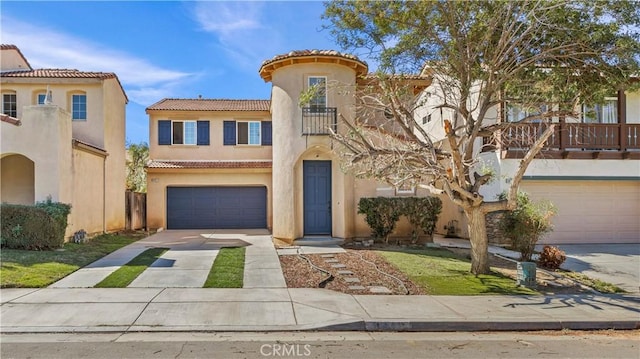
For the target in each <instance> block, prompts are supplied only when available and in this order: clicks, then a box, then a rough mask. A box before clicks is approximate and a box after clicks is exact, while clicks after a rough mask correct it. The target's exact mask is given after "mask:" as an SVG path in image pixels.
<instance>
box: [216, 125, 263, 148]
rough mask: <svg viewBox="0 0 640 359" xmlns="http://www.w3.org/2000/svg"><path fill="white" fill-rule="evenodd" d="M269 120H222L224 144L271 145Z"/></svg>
mask: <svg viewBox="0 0 640 359" xmlns="http://www.w3.org/2000/svg"><path fill="white" fill-rule="evenodd" d="M271 133H272V131H271V121H224V122H223V139H222V143H223V144H224V145H225V146H235V145H252V146H260V145H262V146H271Z"/></svg>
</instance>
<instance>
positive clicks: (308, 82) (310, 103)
mask: <svg viewBox="0 0 640 359" xmlns="http://www.w3.org/2000/svg"><path fill="white" fill-rule="evenodd" d="M311 79H323V80H324V106H323V107H322V109H325V108H327V107H328V102H329V98H328V96H327V76H316V75H309V76H307V88H309V89H310V88H311V87H312V86H314V85H312V84H311ZM316 95H318V93H316ZM315 98H316V96H313V97H312V98H311V101H310V102H309V108H310V109H314V108H316V109H320V108H321V107H320V106H317V105H314V104H313V103H312V102H313V100H314V99H315ZM311 112H312V113H314V112H313V110H312V111H311Z"/></svg>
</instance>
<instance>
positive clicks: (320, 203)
mask: <svg viewBox="0 0 640 359" xmlns="http://www.w3.org/2000/svg"><path fill="white" fill-rule="evenodd" d="M302 172H303V183H304V184H303V187H304V234H305V235H323V234H328V235H331V161H303V162H302Z"/></svg>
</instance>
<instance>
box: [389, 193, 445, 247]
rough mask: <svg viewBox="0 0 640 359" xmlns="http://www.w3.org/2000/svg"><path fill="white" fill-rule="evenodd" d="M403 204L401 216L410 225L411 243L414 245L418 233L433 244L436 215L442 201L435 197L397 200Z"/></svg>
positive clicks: (438, 212)
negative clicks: (422, 234) (425, 236)
mask: <svg viewBox="0 0 640 359" xmlns="http://www.w3.org/2000/svg"><path fill="white" fill-rule="evenodd" d="M398 199H399V200H401V202H402V203H403V206H402V214H403V215H405V216H406V217H407V219H408V220H409V223H411V243H416V242H417V241H418V237H419V236H420V232H423V233H424V234H426V235H428V236H429V242H433V232H434V231H435V229H436V222H437V221H438V215H439V214H440V211H441V210H442V201H441V200H440V198H437V197H407V198H398Z"/></svg>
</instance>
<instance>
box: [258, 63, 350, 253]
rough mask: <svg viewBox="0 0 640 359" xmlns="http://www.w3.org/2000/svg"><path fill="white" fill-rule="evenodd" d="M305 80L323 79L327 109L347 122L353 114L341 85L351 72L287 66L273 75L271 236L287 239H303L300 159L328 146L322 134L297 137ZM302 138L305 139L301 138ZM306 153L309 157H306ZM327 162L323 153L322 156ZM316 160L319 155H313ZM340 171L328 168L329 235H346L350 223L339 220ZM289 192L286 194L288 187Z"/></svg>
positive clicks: (342, 196) (328, 67)
mask: <svg viewBox="0 0 640 359" xmlns="http://www.w3.org/2000/svg"><path fill="white" fill-rule="evenodd" d="M309 76H326V77H327V107H337V108H338V112H339V113H342V114H343V115H345V116H346V117H347V118H350V117H352V116H353V115H352V114H353V113H354V112H353V111H354V103H355V102H354V97H353V96H349V95H345V93H348V92H345V91H344V90H345V87H349V86H353V85H354V84H355V72H354V70H353V69H351V68H349V67H346V66H343V65H336V64H325V63H310V64H293V65H288V66H284V67H281V68H279V69H277V70H275V71H274V72H273V78H272V83H273V88H272V93H271V112H272V118H273V198H274V201H273V203H274V208H273V211H274V213H277V216H275V217H274V222H273V236H274V237H275V238H279V239H282V240H285V241H292V240H294V239H296V238H299V237H301V236H302V235H303V233H302V228H303V225H304V224H303V223H301V218H302V208H301V202H300V199H299V198H300V197H301V196H302V194H301V192H302V186H301V183H302V182H301V181H302V170H301V163H302V162H301V161H302V160H303V159H304V158H305V156H307V155H306V154H305V155H304V156H303V153H305V152H306V151H307V150H308V149H310V148H313V146H316V145H317V146H320V147H319V148H322V147H323V146H325V147H329V148H330V146H331V145H330V143H329V142H328V139H327V138H326V136H318V137H317V138H314V137H316V136H302V110H301V108H300V106H299V104H298V101H299V97H300V94H301V93H302V91H303V90H305V89H306V88H307V83H308V77H309ZM307 137H308V138H307ZM309 155H311V154H310V153H309ZM311 156H315V155H311ZM324 156H325V157H323V158H325V159H328V158H329V156H328V155H324ZM318 159H320V157H318ZM339 168H340V167H339V166H338V165H337V163H334V164H333V165H332V171H333V172H334V173H333V176H332V181H333V188H332V196H333V198H332V211H333V212H332V220H333V233H332V234H333V235H334V236H338V237H339V236H350V233H351V232H352V231H353V229H352V228H353V226H352V224H350V223H349V220H345V219H344V218H339V217H343V213H345V212H344V211H346V210H347V209H348V208H349V205H346V204H345V194H344V193H345V188H344V186H345V184H348V181H349V180H347V179H344V178H342V177H343V176H342V174H337V173H336V172H339V171H340V169H339ZM292 188H294V189H295V190H294V191H292V190H291V189H292Z"/></svg>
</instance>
